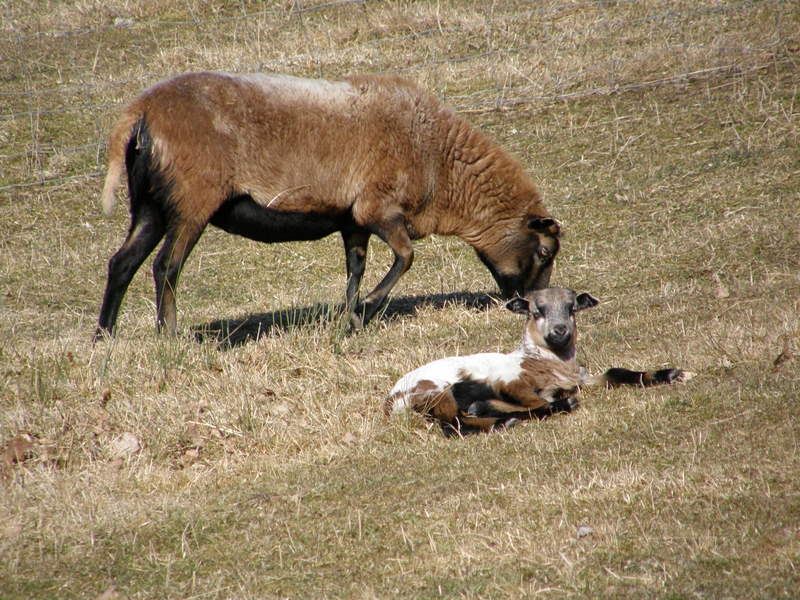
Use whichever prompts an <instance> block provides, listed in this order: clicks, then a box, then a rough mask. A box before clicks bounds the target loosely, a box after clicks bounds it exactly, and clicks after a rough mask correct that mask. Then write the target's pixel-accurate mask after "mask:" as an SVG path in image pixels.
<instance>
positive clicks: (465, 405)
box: [384, 288, 693, 433]
mask: <svg viewBox="0 0 800 600" xmlns="http://www.w3.org/2000/svg"><path fill="white" fill-rule="evenodd" d="M598 303H599V300H597V299H596V298H595V297H594V296H591V295H590V294H586V293H583V294H577V293H575V292H573V291H572V290H568V289H564V288H548V289H544V290H538V291H534V292H531V293H530V294H528V296H527V297H525V298H513V299H511V300H509V301H508V302H507V303H506V308H508V309H509V310H510V311H512V312H515V313H518V314H524V315H526V316H527V317H528V319H527V321H526V323H525V330H524V331H523V334H522V343H521V344H520V345H519V348H517V349H516V350H515V351H514V352H512V353H510V354H499V353H487V354H473V355H471V356H456V357H450V358H442V359H440V360H436V361H434V362H432V363H428V364H427V365H424V366H422V367H420V368H419V369H417V370H415V371H412V372H411V373H408V374H407V375H405V376H403V377H402V378H401V379H400V380H399V381H398V382H397V384H396V385H395V386H394V388H392V391H391V392H390V393H389V396H388V397H387V398H386V401H385V404H384V409H385V412H386V413H387V414H389V413H397V412H399V411H402V410H406V409H408V408H411V409H413V410H416V411H417V412H420V413H423V414H426V415H429V416H431V417H434V418H435V419H438V420H439V421H440V422H441V423H442V427H443V429H444V431H445V433H453V432H459V433H473V432H479V431H492V430H494V429H502V428H505V427H509V426H510V425H513V424H515V423H516V422H517V421H518V420H520V419H530V418H532V417H539V418H541V417H545V416H548V415H551V414H553V413H555V412H569V411H571V410H573V409H574V408H576V407H577V406H578V401H577V400H576V398H575V397H574V396H575V394H576V393H577V391H578V388H579V387H585V386H588V385H594V384H599V383H605V384H606V385H608V386H619V385H638V386H651V385H656V384H659V383H673V382H676V381H687V380H689V379H691V377H692V376H693V374H692V373H691V372H689V371H681V370H679V369H662V370H658V371H646V372H639V371H629V370H627V369H618V368H612V369H608V370H607V371H606V372H605V373H603V374H601V375H596V376H594V377H589V376H588V375H587V373H586V370H585V369H584V368H583V367H581V366H580V365H578V361H577V359H576V358H575V342H576V340H577V337H578V335H577V329H576V326H575V313H577V312H578V311H581V310H584V309H586V308H591V307H592V306H597V304H598Z"/></svg>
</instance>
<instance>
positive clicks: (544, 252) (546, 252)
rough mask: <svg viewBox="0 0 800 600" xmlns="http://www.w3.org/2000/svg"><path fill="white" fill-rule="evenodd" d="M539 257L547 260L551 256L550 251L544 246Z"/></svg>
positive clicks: (540, 249)
mask: <svg viewBox="0 0 800 600" xmlns="http://www.w3.org/2000/svg"><path fill="white" fill-rule="evenodd" d="M539 256H541V257H542V258H547V257H548V256H550V250H548V249H547V248H545V247H544V246H542V247H540V248H539Z"/></svg>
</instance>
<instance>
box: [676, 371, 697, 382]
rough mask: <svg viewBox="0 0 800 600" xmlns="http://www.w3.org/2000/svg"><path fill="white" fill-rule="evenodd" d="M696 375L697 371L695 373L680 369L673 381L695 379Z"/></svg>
mask: <svg viewBox="0 0 800 600" xmlns="http://www.w3.org/2000/svg"><path fill="white" fill-rule="evenodd" d="M695 375H697V373H694V372H692V371H680V370H678V373H677V375H676V376H675V379H673V380H672V381H673V383H685V382H687V381H689V380H690V379H694V377H695Z"/></svg>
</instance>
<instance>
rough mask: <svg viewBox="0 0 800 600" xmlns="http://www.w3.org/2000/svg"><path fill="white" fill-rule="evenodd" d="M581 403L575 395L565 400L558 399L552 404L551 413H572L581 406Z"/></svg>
mask: <svg viewBox="0 0 800 600" xmlns="http://www.w3.org/2000/svg"><path fill="white" fill-rule="evenodd" d="M580 406H581V403H580V402H578V399H577V398H575V397H572V398H565V399H564V400H557V401H556V402H553V403H552V404H551V405H550V414H553V415H554V414H556V413H562V412H565V413H570V412H572V411H573V410H575V409H577V408H580Z"/></svg>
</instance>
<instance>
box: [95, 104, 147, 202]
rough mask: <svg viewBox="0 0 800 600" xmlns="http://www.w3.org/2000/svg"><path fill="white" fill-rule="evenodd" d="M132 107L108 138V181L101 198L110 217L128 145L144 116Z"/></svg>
mask: <svg viewBox="0 0 800 600" xmlns="http://www.w3.org/2000/svg"><path fill="white" fill-rule="evenodd" d="M132 108H133V107H131V108H129V109H128V110H126V111H125V113H124V114H123V115H122V116H121V117H120V118H119V120H118V121H117V123H116V124H115V125H114V128H113V129H112V130H111V135H110V136H109V140H108V173H107V174H106V183H105V185H104V186H103V195H102V196H101V198H100V203H101V205H102V206H103V212H104V213H106V216H108V217H110V216H111V213H113V212H114V205H115V204H116V202H117V195H116V194H115V192H116V189H117V184H118V183H119V178H120V176H121V175H122V170H123V168H124V167H125V149H126V148H127V147H128V142H130V139H131V137H133V128H134V125H136V123H137V121H139V119H140V118H141V116H142V115H141V113H140V112H139V111H134V110H132Z"/></svg>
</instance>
